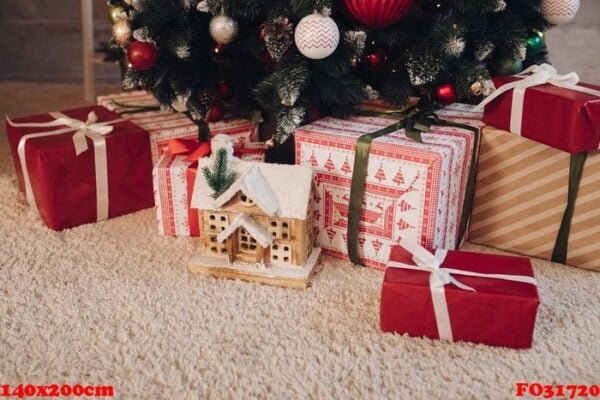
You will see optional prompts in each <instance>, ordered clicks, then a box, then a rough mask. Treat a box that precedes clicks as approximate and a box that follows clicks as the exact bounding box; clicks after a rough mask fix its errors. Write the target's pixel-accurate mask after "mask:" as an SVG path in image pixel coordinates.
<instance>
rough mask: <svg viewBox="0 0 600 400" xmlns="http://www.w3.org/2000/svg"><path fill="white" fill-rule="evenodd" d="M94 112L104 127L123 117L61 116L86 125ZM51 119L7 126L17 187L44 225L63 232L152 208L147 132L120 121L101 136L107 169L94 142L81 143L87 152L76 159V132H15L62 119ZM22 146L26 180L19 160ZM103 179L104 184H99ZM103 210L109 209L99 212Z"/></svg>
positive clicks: (86, 111)
mask: <svg viewBox="0 0 600 400" xmlns="http://www.w3.org/2000/svg"><path fill="white" fill-rule="evenodd" d="M91 112H94V113H95V114H96V116H97V117H98V121H97V123H100V124H101V123H105V122H107V121H116V120H119V119H120V117H119V115H117V114H115V113H113V112H111V111H109V110H107V109H106V108H104V107H99V106H95V107H84V108H78V109H73V110H67V111H63V112H62V114H63V115H64V116H66V117H69V118H72V119H75V120H79V121H82V122H85V121H87V120H88V117H89V115H90V113H91ZM52 114H53V115H51V114H41V115H34V116H29V117H23V118H18V119H14V120H13V121H12V124H11V123H10V122H9V121H7V124H6V125H7V133H8V140H9V143H10V147H11V151H12V155H13V159H14V164H15V169H16V171H17V175H18V179H19V186H20V188H21V190H22V191H24V192H25V193H26V195H27V198H28V200H29V202H30V204H31V205H32V207H33V208H34V209H37V210H38V211H39V214H40V216H41V218H42V220H43V221H44V222H45V223H46V225H48V226H49V227H50V228H51V229H54V230H61V229H65V228H70V227H74V226H78V225H82V224H85V223H89V222H94V221H97V220H98V219H105V218H106V217H108V218H112V217H117V216H119V215H123V214H127V213H131V212H134V211H138V210H142V209H144V208H149V207H152V206H153V205H154V198H153V195H152V160H151V157H150V142H149V140H148V132H146V131H145V130H144V129H142V128H140V127H139V126H137V125H135V124H133V123H131V122H129V121H124V120H121V121H120V122H117V123H112V124H111V125H110V126H112V127H113V130H112V132H110V133H109V134H106V135H104V136H102V135H99V134H97V135H96V136H99V137H100V138H101V139H98V140H100V141H104V143H105V145H106V146H105V147H106V150H105V151H106V153H105V154H106V165H105V166H104V167H102V165H103V163H102V159H103V157H101V154H102V153H97V151H99V150H97V149H96V148H95V145H94V141H92V140H91V139H90V138H85V137H83V143H84V144H85V143H87V150H85V151H83V152H82V153H81V154H79V155H77V154H76V146H75V143H74V139H73V138H74V135H75V133H76V132H77V129H73V128H69V127H67V126H65V125H60V124H55V125H54V126H37V127H31V126H20V127H19V126H14V125H21V124H26V125H30V124H42V125H44V124H48V123H50V122H52V121H54V122H55V123H56V120H57V118H61V116H60V115H56V113H52ZM20 144H21V147H22V148H23V150H24V153H23V154H24V161H25V166H26V169H27V177H25V175H24V169H23V165H22V163H21V158H20V156H19V147H20ZM96 164H98V165H96ZM102 175H103V176H104V177H105V178H101V177H100V176H102ZM26 178H28V179H26ZM28 182H30V184H29V185H28ZM103 182H104V183H103ZM104 184H105V185H106V186H103V185H104ZM28 187H30V189H28ZM102 187H105V189H102ZM103 193H104V195H103ZM106 196H107V197H106ZM99 199H107V201H104V200H99ZM100 204H105V205H106V204H108V206H107V207H106V206H102V207H99V205H100ZM99 208H101V209H99ZM106 208H107V210H106ZM103 210H104V211H103ZM104 214H106V215H104Z"/></svg>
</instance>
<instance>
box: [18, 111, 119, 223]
mask: <svg viewBox="0 0 600 400" xmlns="http://www.w3.org/2000/svg"><path fill="white" fill-rule="evenodd" d="M50 116H52V118H54V120H53V121H50V122H37V123H36V122H24V123H15V122H13V121H11V120H10V119H9V118H8V117H6V121H7V122H8V124H9V125H10V126H13V127H15V128H51V127H58V126H67V128H62V129H58V130H53V131H47V132H38V133H31V134H27V135H23V137H21V140H20V141H19V145H18V147H17V151H18V154H19V161H20V163H21V170H22V171H23V180H24V182H25V196H26V198H27V202H28V203H29V205H30V206H31V207H32V208H33V209H34V210H35V212H37V213H39V209H38V207H37V204H36V201H35V198H34V196H33V190H32V188H31V179H30V178H29V171H28V169H27V162H26V159H25V145H26V143H27V141H28V140H29V139H34V138H39V137H46V136H54V135H62V134H65V133H69V132H71V131H75V133H74V134H73V144H74V145H75V154H76V155H80V154H81V153H83V152H85V151H87V150H88V143H87V140H86V138H90V139H91V140H92V142H93V143H94V161H95V171H96V218H97V220H98V221H102V220H105V219H108V206H109V200H108V162H107V156H106V139H105V138H104V136H105V135H108V134H109V133H111V132H112V131H113V129H114V127H113V126H112V125H113V124H116V123H119V122H122V121H124V119H116V120H112V121H106V122H97V121H98V116H97V115H96V113H95V112H93V111H92V112H90V113H89V114H88V117H87V120H86V121H85V122H84V121H80V120H78V119H74V118H70V117H68V116H66V115H64V114H62V113H59V112H51V113H50Z"/></svg>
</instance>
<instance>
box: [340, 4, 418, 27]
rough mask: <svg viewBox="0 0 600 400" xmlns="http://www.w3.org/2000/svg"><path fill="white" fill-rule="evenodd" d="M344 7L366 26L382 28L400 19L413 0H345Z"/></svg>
mask: <svg viewBox="0 0 600 400" xmlns="http://www.w3.org/2000/svg"><path fill="white" fill-rule="evenodd" d="M345 3H346V9H347V10H348V12H349V13H350V14H352V16H353V17H354V18H355V19H356V20H357V21H358V22H360V23H361V24H362V25H364V26H366V27H367V28H383V27H386V26H389V25H392V24H393V23H396V22H398V21H400V19H401V18H402V17H404V15H406V13H407V12H408V10H409V9H410V7H411V6H412V4H413V0H345Z"/></svg>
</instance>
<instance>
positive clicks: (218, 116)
mask: <svg viewBox="0 0 600 400" xmlns="http://www.w3.org/2000/svg"><path fill="white" fill-rule="evenodd" d="M224 116H225V106H224V105H223V103H221V102H220V101H217V100H215V101H213V102H212V104H211V106H210V111H209V112H208V115H207V116H206V119H207V120H208V122H218V121H220V120H222V119H223V117H224Z"/></svg>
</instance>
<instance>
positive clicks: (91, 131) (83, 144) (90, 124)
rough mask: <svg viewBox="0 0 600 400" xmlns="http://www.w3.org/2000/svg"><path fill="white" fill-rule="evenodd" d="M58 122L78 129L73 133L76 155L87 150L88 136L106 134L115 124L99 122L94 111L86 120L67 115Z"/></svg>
mask: <svg viewBox="0 0 600 400" xmlns="http://www.w3.org/2000/svg"><path fill="white" fill-rule="evenodd" d="M56 122H59V123H60V124H61V125H66V126H68V127H70V128H72V129H75V130H76V132H75V134H74V135H73V143H74V144H75V154H76V155H80V154H81V153H83V152H85V151H87V149H88V144H87V140H86V137H89V138H90V139H92V140H95V139H98V135H100V136H106V135H108V134H109V133H111V132H112V131H113V129H114V126H111V125H107V123H106V122H102V123H97V122H98V116H97V115H96V113H95V112H93V111H92V112H90V113H89V114H88V116H87V120H86V121H85V122H83V121H80V120H78V119H74V118H69V117H67V116H66V115H65V116H63V117H61V118H58V119H57V120H56Z"/></svg>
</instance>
